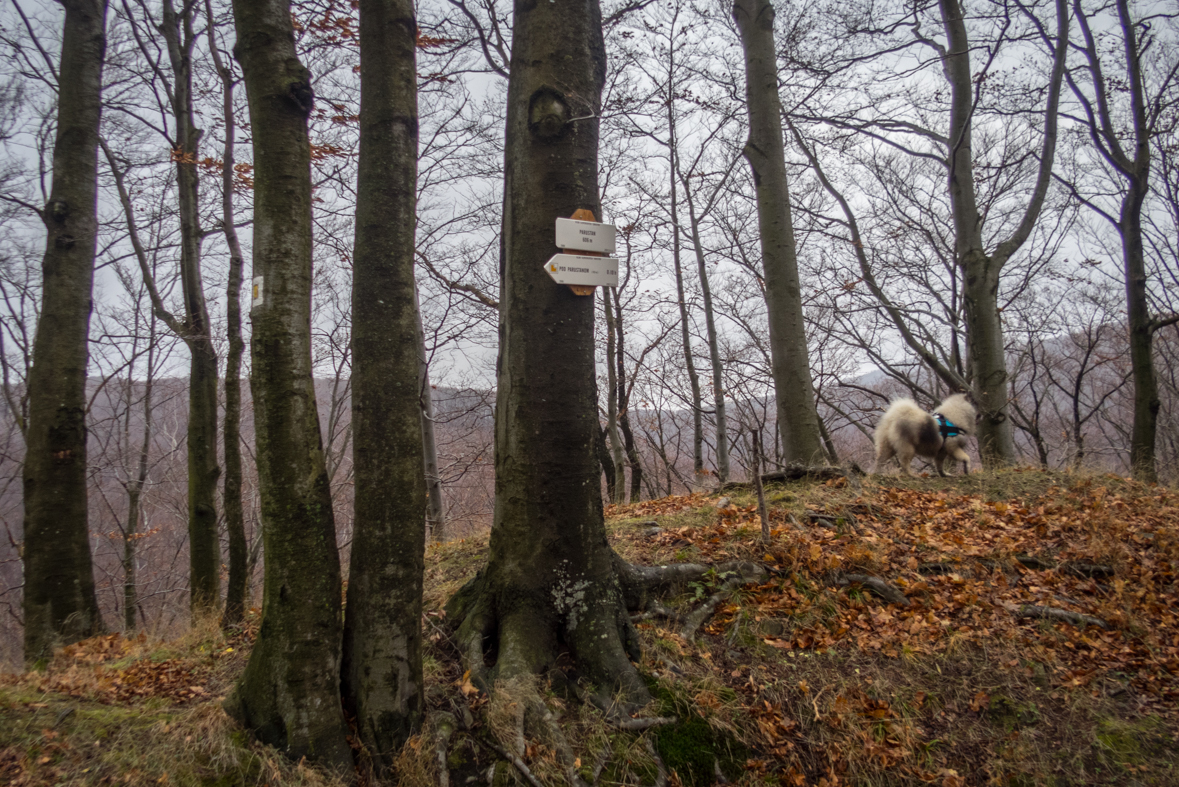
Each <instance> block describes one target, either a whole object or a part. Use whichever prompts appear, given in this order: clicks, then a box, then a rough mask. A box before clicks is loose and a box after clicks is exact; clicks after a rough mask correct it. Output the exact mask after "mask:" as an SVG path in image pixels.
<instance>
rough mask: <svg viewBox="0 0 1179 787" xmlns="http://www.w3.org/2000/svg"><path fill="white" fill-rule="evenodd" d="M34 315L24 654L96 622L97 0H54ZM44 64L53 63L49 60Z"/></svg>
mask: <svg viewBox="0 0 1179 787" xmlns="http://www.w3.org/2000/svg"><path fill="white" fill-rule="evenodd" d="M62 5H63V6H64V8H65V24H64V27H63V29H62V44H61V64H60V67H59V70H58V73H57V77H58V80H57V95H58V104H57V135H56V137H55V139H54V144H53V180H52V185H51V190H50V193H49V202H48V204H47V205H46V206H45V208H44V210H42V212H41V218H42V220H43V221H44V223H45V228H46V230H47V231H48V237H47V239H46V243H45V257H44V260H43V262H42V266H41V273H42V290H41V293H42V294H41V297H42V301H41V318H40V320H39V321H38V322H37V332H36V338H35V339H34V342H33V367H32V370H31V371H30V372H29V409H28V413H29V415H28V430H27V432H26V436H25V441H26V442H25V445H26V452H25V462H24V470H23V480H24V506H25V515H24V539H25V541H24V568H25V588H24V613H25V637H24V648H25V653H24V655H25V662H26V663H29V664H35V663H37V662H40V661H42V660H43V659H46V658H48V657H49V656H50V655H51V654H52V652H53V647H54V646H55V645H59V644H63V643H69V642H76V641H77V640H80V639H83V638H85V637H88V636H91V635H93V634H96V633H98V632H99V631H101V630H102V618H101V616H100V614H99V611H98V601H97V597H96V595H95V592H94V570H93V567H92V563H91V556H90V533H89V528H88V519H87V495H86V469H87V468H86V364H87V361H88V357H89V356H88V351H89V348H88V344H87V342H88V339H89V331H90V308H91V293H92V289H93V284H94V256H95V249H96V245H97V232H98V218H97V193H98V187H97V182H98V126H99V120H100V118H101V114H102V113H101V109H102V66H103V57H104V54H105V50H106V8H107V4H106V1H105V0H63V1H62ZM51 70H52V67H51Z"/></svg>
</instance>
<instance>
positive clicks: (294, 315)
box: [226, 0, 352, 769]
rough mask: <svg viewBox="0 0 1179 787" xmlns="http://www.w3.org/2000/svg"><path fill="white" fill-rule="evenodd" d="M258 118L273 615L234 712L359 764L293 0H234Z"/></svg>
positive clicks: (265, 501)
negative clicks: (318, 359)
mask: <svg viewBox="0 0 1179 787" xmlns="http://www.w3.org/2000/svg"><path fill="white" fill-rule="evenodd" d="M233 11H234V20H235V22H236V26H237V47H236V53H237V57H238V59H239V61H240V62H241V64H242V72H243V76H244V81H245V86H246V97H247V99H248V102H249V108H250V123H251V126H252V127H253V128H254V130H255V133H254V134H253V139H254V250H253V255H254V284H255V286H256V288H257V297H256V298H255V299H254V301H253V308H252V309H251V311H250V318H251V320H252V322H253V337H252V341H251V345H250V351H251V358H252V361H253V373H252V375H251V378H250V383H251V386H250V387H251V390H252V392H253V396H254V422H255V428H256V435H257V437H256V441H257V455H258V485H259V492H260V495H261V503H262V538H263V541H264V544H265V560H266V564H265V565H266V579H265V583H264V586H263V597H262V624H261V627H260V629H259V631H258V639H257V641H256V642H255V644H254V650H253V652H252V653H251V654H250V661H249V664H248V665H247V666H246V670H245V673H244V674H243V675H242V678H241V680H240V682H239V683H238V685H237V687H236V688H235V689H234V692H233V694H232V695H231V696H230V698H229V699H228V701H227V702H226V710H227V711H228V712H229V713H230V714H231V715H232V716H234V717H235V718H236V719H238V720H239V721H240V722H241V723H242V724H243V725H244V726H246V727H247V728H249V729H250V730H252V731H253V732H254V733H255V734H256V735H257V736H258V738H259V739H260V740H262V741H263V742H265V743H268V744H271V745H274V746H276V747H278V748H280V749H282V750H284V751H285V752H286V753H287V754H288V755H289V756H290V757H292V758H294V759H296V760H297V759H299V758H301V757H307V758H308V759H309V760H312V761H314V762H317V763H320V764H322V765H325V766H327V767H329V768H338V769H349V768H351V767H352V753H351V751H350V749H349V747H348V744H347V742H346V740H345V735H346V732H347V730H346V727H345V724H344V714H343V711H342V709H341V707H340V690H339V686H340V672H339V668H340V636H341V625H340V558H339V553H338V552H337V550H336V538H335V527H334V524H333V519H332V501H331V495H330V490H329V488H328V477H327V471H326V467H325V463H324V455H323V442H322V437H321V435H320V431H319V418H318V414H317V409H316V402H315V387H314V385H313V381H312V375H311V146H310V143H309V140H308V136H307V117H308V115H309V114H310V112H311V110H312V108H313V104H314V96H313V94H312V89H311V74H310V73H309V72H308V71H307V69H306V68H304V67H303V65H302V64H301V63H300V62H299V60H298V58H297V56H296V54H295V39H294V32H293V30H292V27H291V9H290V4H289V2H288V0H235V2H234V4H233Z"/></svg>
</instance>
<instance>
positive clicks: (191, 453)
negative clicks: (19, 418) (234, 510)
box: [161, 0, 221, 615]
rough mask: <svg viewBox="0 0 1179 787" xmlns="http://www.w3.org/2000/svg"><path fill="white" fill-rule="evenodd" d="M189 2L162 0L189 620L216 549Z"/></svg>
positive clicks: (215, 573) (207, 584) (212, 589)
mask: <svg viewBox="0 0 1179 787" xmlns="http://www.w3.org/2000/svg"><path fill="white" fill-rule="evenodd" d="M194 13H195V11H194V4H192V3H186V4H185V6H184V8H183V9H182V12H181V13H180V14H179V15H178V14H177V13H176V10H175V8H174V7H173V4H172V0H164V6H163V24H162V25H161V30H162V31H163V35H164V40H165V41H166V42H167V44H168V55H169V58H170V60H171V64H172V75H173V85H172V116H173V119H174V120H175V123H176V149H175V150H174V151H173V154H172V157H173V159H174V160H175V162H176V186H177V191H178V192H179V207H180V283H181V289H182V291H183V296H184V327H185V330H184V334H183V336H182V338H183V339H184V341H185V344H187V345H188V351H189V358H190V363H189V380H188V550H189V565H190V581H191V584H190V587H189V590H190V599H191V603H192V611H193V614H194V615H204V614H210V613H213V612H215V611H216V609H217V605H218V604H219V603H220V600H221V599H220V595H221V590H220V578H221V544H220V541H219V539H218V537H217V502H216V498H217V478H218V476H219V475H220V474H221V468H220V467H219V466H218V465H217V350H216V348H215V347H214V346H213V328H212V325H210V323H209V310H208V308H207V306H206V305H205V289H204V282H203V281H202V280H201V228H200V197H199V195H198V187H199V185H200V177H199V175H198V174H197V159H198V158H199V156H200V140H201V130H200V129H198V128H197V127H196V115H195V113H194V110H193V95H192V49H193V45H194V44H195V43H196V36H195V34H194V33H193V26H192V17H193V14H194Z"/></svg>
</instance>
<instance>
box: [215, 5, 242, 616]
mask: <svg viewBox="0 0 1179 787" xmlns="http://www.w3.org/2000/svg"><path fill="white" fill-rule="evenodd" d="M205 15H206V17H207V19H208V26H209V27H208V33H209V50H210V52H211V53H212V55H213V65H214V67H215V68H216V69H217V75H218V76H219V77H220V78H221V116H222V119H223V122H224V123H225V146H224V148H223V149H222V151H221V229H222V232H223V233H224V235H225V245H226V246H227V247H228V249H229V278H228V282H227V284H226V289H225V323H226V334H227V339H228V342H229V349H228V352H226V354H225V479H224V487H223V492H222V495H223V499H222V505H223V506H225V532H226V535H227V536H228V539H227V540H228V541H229V550H228V552H229V555H228V556H229V578H228V580H227V581H226V583H225V611H224V614H223V615H222V618H221V625H222V626H223V627H225V628H229V627H231V626H235V625H237V624H239V623H241V621H242V617H243V616H244V614H245V611H246V596H247V594H248V592H249V581H250V576H249V567H248V563H249V545H248V544H247V543H246V524H245V516H244V514H243V511H242V454H241V418H242V388H241V370H242V354H243V352H244V351H245V342H244V341H243V339H242V309H241V295H242V267H243V261H244V257H243V255H242V248H241V243H240V242H239V241H238V237H237V229H236V228H235V227H234V220H235V216H236V212H235V210H234V205H233V189H234V169H233V166H234V149H235V145H236V139H235V137H236V130H237V124H236V119H235V117H234V113H233V81H234V79H233V71H232V70H231V69H230V67H229V66H228V65H227V64H226V63H225V62H224V60H223V59H222V57H221V52H220V49H219V47H218V44H217V41H216V40H215V36H214V25H213V19H214V17H213V8H212V4H211V2H210V0H205Z"/></svg>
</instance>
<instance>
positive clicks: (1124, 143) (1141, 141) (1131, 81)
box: [1066, 0, 1179, 481]
mask: <svg viewBox="0 0 1179 787" xmlns="http://www.w3.org/2000/svg"><path fill="white" fill-rule="evenodd" d="M1072 5H1073V14H1074V16H1075V17H1076V20H1077V23H1078V27H1079V28H1080V32H1081V41H1080V42H1075V43H1074V44H1073V47H1074V49H1077V50H1080V52H1081V59H1082V64H1081V66H1080V68H1079V69H1077V73H1074V72H1070V73H1069V74H1068V82H1069V86H1070V87H1071V88H1072V93H1073V95H1074V96H1075V97H1076V99H1077V101H1078V103H1080V105H1081V113H1080V115H1081V117H1080V118H1078V119H1077V120H1078V122H1079V123H1080V124H1081V127H1082V128H1083V129H1084V131H1085V133H1086V134H1087V135H1088V137H1089V140H1090V143H1091V144H1092V146H1093V149H1094V152H1095V153H1096V156H1095V158H1097V159H1098V160H1099V161H1100V162H1101V163H1102V164H1104V165H1105V167H1107V168H1108V169H1109V170H1111V171H1112V173H1113V174H1114V178H1112V179H1116V180H1119V181H1121V182H1120V183H1119V184H1117V186H1116V187H1115V188H1113V189H1111V190H1112V191H1113V197H1114V199H1116V200H1117V203H1118V204H1117V208H1116V211H1115V209H1113V208H1112V206H1111V205H1110V204H1109V202H1110V198H1109V195H1108V194H1107V193H1106V188H1107V186H1106V184H1102V185H1101V186H1098V187H1096V188H1092V189H1091V190H1089V193H1086V191H1087V189H1086V186H1085V185H1083V184H1080V183H1078V182H1069V181H1066V185H1067V187H1068V188H1069V190H1070V191H1071V192H1072V194H1073V196H1074V198H1076V199H1077V200H1078V201H1080V202H1081V203H1082V204H1084V205H1085V206H1086V207H1087V208H1089V209H1090V210H1092V211H1093V212H1094V213H1096V214H1097V215H1098V216H1100V217H1101V218H1103V219H1105V221H1107V222H1108V223H1109V224H1110V225H1111V226H1112V227H1113V228H1114V229H1115V230H1116V231H1117V233H1118V236H1119V238H1120V240H1121V246H1122V275H1123V280H1124V282H1125V287H1126V328H1127V330H1128V331H1129V337H1130V368H1131V376H1132V379H1133V383H1134V421H1133V427H1132V430H1131V433H1130V470H1131V472H1132V473H1133V474H1134V476H1135V477H1137V478H1139V479H1141V480H1144V481H1155V480H1157V478H1158V473H1157V469H1156V467H1155V438H1156V436H1157V432H1158V418H1159V409H1160V407H1161V406H1162V402H1161V400H1160V398H1159V387H1158V375H1157V373H1156V371H1155V350H1154V337H1155V334H1156V333H1157V332H1158V331H1159V330H1160V329H1161V328H1164V327H1166V326H1167V325H1171V324H1174V323H1175V322H1177V321H1179V315H1176V314H1172V315H1157V314H1151V303H1150V298H1149V288H1148V285H1149V282H1150V278H1151V276H1150V275H1149V274H1148V272H1147V254H1148V253H1147V244H1146V238H1145V236H1144V234H1143V227H1142V225H1143V213H1144V210H1145V209H1146V206H1147V200H1148V198H1149V196H1150V192H1151V145H1152V143H1155V142H1156V141H1157V138H1158V137H1159V136H1161V135H1162V134H1164V133H1165V132H1166V130H1167V129H1168V128H1169V127H1173V124H1174V123H1175V120H1174V116H1175V111H1176V103H1177V101H1179V64H1177V63H1175V61H1174V59H1173V58H1172V59H1171V61H1170V62H1166V61H1164V62H1163V63H1161V64H1159V65H1161V67H1156V68H1154V69H1152V68H1151V66H1152V65H1154V64H1152V63H1151V62H1150V60H1151V57H1152V55H1149V54H1148V53H1147V51H1148V49H1150V47H1151V44H1157V45H1158V46H1156V51H1157V50H1158V49H1161V48H1164V47H1165V44H1164V43H1163V42H1164V41H1165V40H1166V39H1165V38H1162V37H1160V35H1159V34H1158V33H1155V32H1152V30H1151V23H1152V22H1153V21H1154V17H1153V16H1151V15H1150V14H1149V12H1147V11H1146V9H1141V10H1140V12H1139V13H1138V14H1137V16H1138V18H1135V16H1136V14H1135V11H1136V10H1138V9H1135V8H1133V7H1131V4H1130V2H1129V0H1115V2H1114V3H1112V4H1111V5H1101V6H1098V7H1088V6H1086V5H1085V4H1084V3H1082V2H1080V0H1074V2H1073V4H1072ZM1164 35H1165V34H1164ZM1119 39H1120V40H1119ZM1114 42H1117V43H1116V44H1115V43H1114ZM1117 44H1120V46H1117ZM1119 49H1120V50H1121V51H1120V52H1119V51H1118V50H1119ZM1115 53H1116V54H1115ZM1156 56H1157V55H1156ZM1112 179H1111V180H1112Z"/></svg>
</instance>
